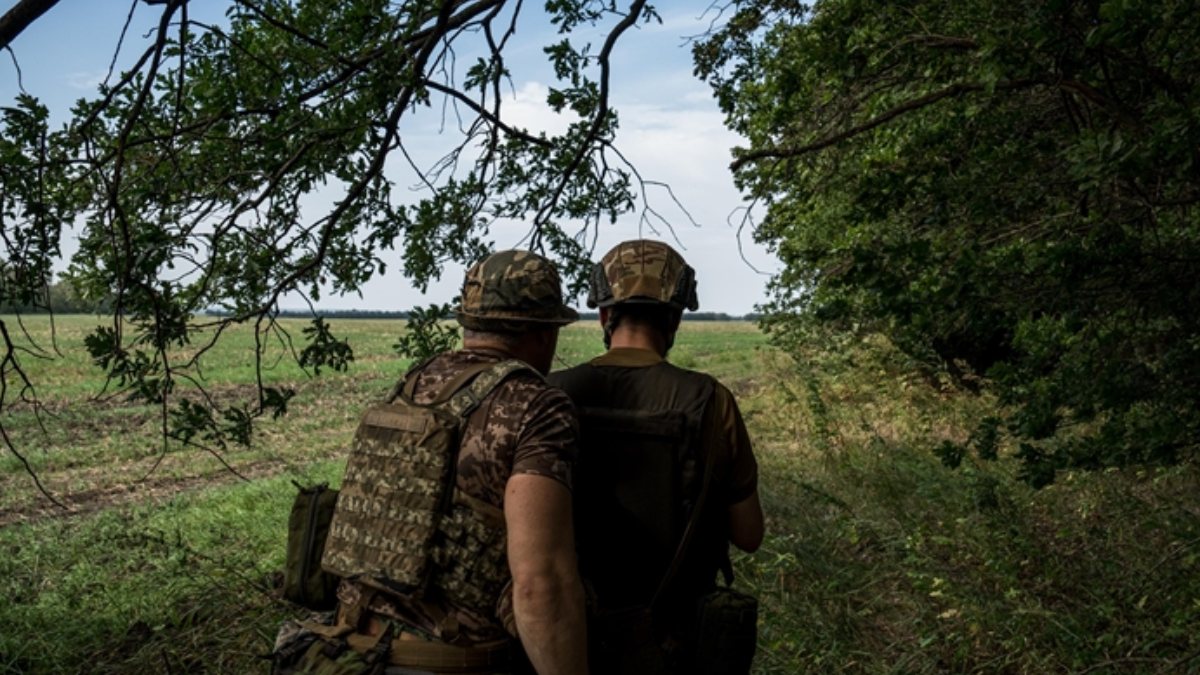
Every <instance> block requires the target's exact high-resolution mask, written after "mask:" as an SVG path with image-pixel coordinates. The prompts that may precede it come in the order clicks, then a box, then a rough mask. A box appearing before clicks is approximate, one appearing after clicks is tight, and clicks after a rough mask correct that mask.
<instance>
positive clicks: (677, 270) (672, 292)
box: [587, 239, 700, 311]
mask: <svg viewBox="0 0 1200 675" xmlns="http://www.w3.org/2000/svg"><path fill="white" fill-rule="evenodd" d="M618 303H654V304H664V305H670V306H672V307H674V308H676V309H679V310H683V309H688V310H691V311H696V309H698V308H699V307H700V301H699V300H698V299H697V298H696V273H695V271H694V270H692V268H691V267H689V266H688V264H687V263H686V262H684V260H683V256H681V255H679V254H678V253H676V252H675V249H673V248H671V247H670V246H667V245H666V244H664V243H662V242H661V241H651V240H649V239H634V240H632V241H623V242H621V243H620V244H617V245H616V246H615V247H614V248H613V249H612V250H611V251H609V252H608V253H606V254H605V255H604V257H603V258H601V259H600V262H599V263H597V264H596V266H595V267H594V268H592V278H591V287H590V290H589V292H588V298H587V306H588V307H593V308H595V307H610V306H612V305H616V304H618Z"/></svg>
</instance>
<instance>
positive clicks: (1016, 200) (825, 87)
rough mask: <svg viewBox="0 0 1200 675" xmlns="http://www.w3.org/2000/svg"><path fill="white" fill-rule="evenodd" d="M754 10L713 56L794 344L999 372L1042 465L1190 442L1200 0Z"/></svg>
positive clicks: (950, 455)
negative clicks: (819, 333) (819, 337)
mask: <svg viewBox="0 0 1200 675" xmlns="http://www.w3.org/2000/svg"><path fill="white" fill-rule="evenodd" d="M736 5H737V11H736V12H735V13H734V14H733V15H732V17H731V18H729V20H728V21H727V22H726V23H725V24H724V25H723V26H721V27H720V28H718V29H717V30H716V31H714V32H713V33H712V34H711V35H709V36H708V38H707V39H706V40H703V41H701V42H700V43H698V44H697V46H696V48H695V56H696V64H697V71H698V73H699V74H700V75H701V76H702V77H704V78H706V79H707V80H708V81H709V82H710V83H711V84H712V85H713V88H714V91H715V93H716V95H717V97H718V99H719V101H720V104H721V106H722V108H723V110H724V111H725V113H726V115H727V120H728V123H729V125H730V126H731V127H732V128H733V129H734V130H735V131H737V132H738V133H740V134H742V135H743V136H744V137H745V138H746V139H747V140H748V147H746V148H744V149H741V150H738V151H737V152H736V153H735V154H736V159H735V161H734V168H735V171H736V178H737V181H738V183H739V185H740V186H741V187H742V188H743V189H744V190H745V191H746V192H747V193H748V194H749V195H750V197H751V198H752V199H753V200H755V201H756V203H757V204H759V205H761V206H763V207H765V218H764V219H763V220H762V222H761V223H759V224H758V225H757V227H756V229H755V236H756V238H757V239H758V240H759V241H762V242H765V243H767V244H768V245H769V246H770V247H771V248H772V249H773V250H774V251H775V252H776V253H777V254H778V256H779V258H780V260H781V261H782V262H783V263H784V265H785V268H784V271H783V272H782V273H780V274H779V276H778V277H777V278H776V279H775V281H774V284H773V301H772V303H771V305H770V307H769V308H768V309H769V310H770V311H771V312H774V313H776V314H777V315H778V316H776V317H775V318H774V319H772V320H771V321H770V325H771V326H772V330H773V331H774V332H775V334H776V335H777V336H779V337H780V339H782V340H783V342H781V344H788V345H794V344H796V343H797V342H799V341H802V340H804V339H806V336H807V335H809V334H810V333H811V330H812V329H813V326H817V325H820V326H826V327H832V328H835V329H838V330H846V331H851V332H859V333H862V332H875V331H878V332H881V333H883V334H886V335H887V336H888V337H889V338H890V339H891V341H892V342H893V343H894V344H896V345H897V346H898V347H900V348H901V349H902V350H903V351H904V352H905V353H907V354H909V355H910V356H912V357H914V358H916V359H918V360H919V361H921V362H922V363H924V364H926V367H927V368H929V369H930V370H942V371H945V372H948V373H950V374H951V375H952V376H954V377H955V378H956V379H958V380H959V382H961V383H963V384H965V385H968V386H971V387H978V386H980V385H981V384H986V385H988V386H994V387H995V391H996V392H997V393H998V394H999V395H1000V397H1001V400H1002V402H1003V403H1004V404H1006V406H1007V408H1006V414H1005V419H1004V423H1003V425H1001V426H999V427H997V429H998V430H1002V431H1003V432H1004V433H1006V434H1009V435H1011V436H1013V437H1015V438H1017V439H1019V441H1020V444H1019V447H1020V448H1021V450H1020V453H1019V456H1020V457H1021V459H1022V460H1023V461H1024V462H1025V464H1026V469H1025V475H1026V477H1027V478H1028V479H1029V480H1030V481H1031V482H1033V483H1035V484H1044V483H1046V482H1048V481H1049V480H1052V479H1053V477H1054V475H1055V473H1056V472H1057V471H1059V470H1062V469H1063V468H1067V467H1083V468H1099V467H1103V466H1112V465H1125V464H1142V463H1145V464H1169V463H1172V462H1175V461H1178V460H1179V459H1181V458H1184V457H1191V456H1194V455H1195V451H1196V448H1197V446H1198V444H1200V379H1198V378H1200V347H1198V345H1200V309H1198V308H1200V220H1198V219H1197V214H1198V213H1200V211H1197V208H1196V207H1197V204H1198V203H1200V155H1197V150H1196V148H1197V147H1200V115H1198V114H1197V110H1200V98H1198V97H1200V70H1198V69H1197V66H1198V65H1200V45H1198V44H1197V42H1196V41H1195V40H1194V39H1192V36H1194V35H1196V34H1197V33H1198V32H1200V14H1197V12H1195V11H1194V9H1195V8H1194V6H1193V5H1192V3H1190V2H1178V1H1174V2H1149V1H1141V0H1120V1H1116V0H1114V1H1105V2H1034V1H1032V0H1031V1H1018V2H1011V1H1008V0H1003V1H1002V0H977V1H973V2H954V1H951V0H918V1H917V2H906V3H880V2H872V1H870V0H826V1H824V2H820V3H816V4H815V5H813V6H812V7H802V6H799V5H795V4H793V3H778V2H773V1H770V0H746V1H743V2H739V3H736ZM981 376H982V377H984V378H986V380H985V381H984V382H981V381H980V379H979V378H980V377H981ZM985 440H986V438H985V437H980V442H981V446H980V447H979V448H978V449H977V451H979V452H981V453H982V454H983V455H984V456H989V455H990V454H991V452H992V450H991V448H993V447H994V442H992V441H988V442H984V441H985ZM967 450H969V448H967V447H960V448H957V449H952V448H950V447H949V446H945V447H944V448H943V450H942V452H941V454H942V456H943V458H944V459H946V460H948V461H949V463H952V464H953V463H955V462H956V461H957V460H956V458H957V457H958V456H959V455H960V454H962V453H963V452H965V451H967Z"/></svg>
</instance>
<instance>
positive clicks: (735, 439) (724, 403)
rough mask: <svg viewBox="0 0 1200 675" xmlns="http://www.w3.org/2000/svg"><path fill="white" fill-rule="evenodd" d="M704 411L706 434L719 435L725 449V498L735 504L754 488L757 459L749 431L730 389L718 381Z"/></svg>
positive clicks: (756, 487)
mask: <svg viewBox="0 0 1200 675" xmlns="http://www.w3.org/2000/svg"><path fill="white" fill-rule="evenodd" d="M707 415H708V416H709V419H708V426H707V429H708V430H709V432H710V433H711V434H712V436H710V437H711V438H718V439H720V441H721V444H722V445H723V446H725V448H726V449H727V452H728V455H727V457H726V458H725V461H726V462H728V464H727V465H726V466H727V467H728V470H727V471H726V472H725V475H727V476H728V477H729V483H728V486H727V488H726V495H727V497H726V498H727V501H728V503H729V504H736V503H738V502H740V501H742V500H744V499H746V498H747V497H749V496H750V495H752V494H754V491H755V490H757V489H758V460H757V459H755V457H754V449H753V447H752V446H751V444H750V433H749V432H747V431H746V423H745V422H744V421H742V413H741V411H740V410H738V406H737V401H736V400H734V398H733V393H732V392H730V391H729V389H727V388H726V387H725V386H724V385H722V384H721V383H719V382H718V383H717V386H716V389H715V390H714V391H713V401H712V404H711V405H710V406H709V410H708V412H707ZM718 459H720V458H718Z"/></svg>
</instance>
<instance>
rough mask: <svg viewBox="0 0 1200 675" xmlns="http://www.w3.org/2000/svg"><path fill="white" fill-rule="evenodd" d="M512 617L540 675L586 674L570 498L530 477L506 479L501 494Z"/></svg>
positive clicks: (543, 480)
mask: <svg viewBox="0 0 1200 675" xmlns="http://www.w3.org/2000/svg"><path fill="white" fill-rule="evenodd" d="M504 519H505V522H506V523H507V527H508V565H509V567H510V569H511V570H512V577H513V612H514V614H515V615H516V621H517V632H518V633H519V634H520V638H521V643H522V644H523V645H524V646H525V652H526V653H527V654H528V655H529V660H530V661H531V662H532V663H533V666H534V668H535V669H537V672H538V673H539V675H550V674H552V673H553V674H564V675H576V674H580V673H586V672H587V635H586V626H585V622H584V596H583V584H582V583H581V582H580V580H579V568H578V564H577V562H576V559H575V535H574V529H573V525H572V522H571V493H570V491H568V490H567V488H566V486H564V485H563V484H562V483H559V482H558V481H556V480H553V479H550V478H547V477H544V476H538V475H533V474H516V475H514V476H512V477H511V478H509V479H508V485H507V487H506V489H505V493H504Z"/></svg>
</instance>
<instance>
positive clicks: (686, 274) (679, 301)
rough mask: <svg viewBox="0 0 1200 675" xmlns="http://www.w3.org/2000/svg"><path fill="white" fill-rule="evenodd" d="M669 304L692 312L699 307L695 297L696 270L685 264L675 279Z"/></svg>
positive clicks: (698, 300)
mask: <svg viewBox="0 0 1200 675" xmlns="http://www.w3.org/2000/svg"><path fill="white" fill-rule="evenodd" d="M671 304H673V305H677V306H679V307H682V308H684V309H687V310H688V311H691V312H694V311H696V310H697V309H699V308H700V299H699V298H697V297H696V270H694V269H692V266H691V265H687V264H685V265H684V266H683V271H682V272H681V273H680V274H679V278H678V279H676V280H675V290H674V291H672V293H671Z"/></svg>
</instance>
